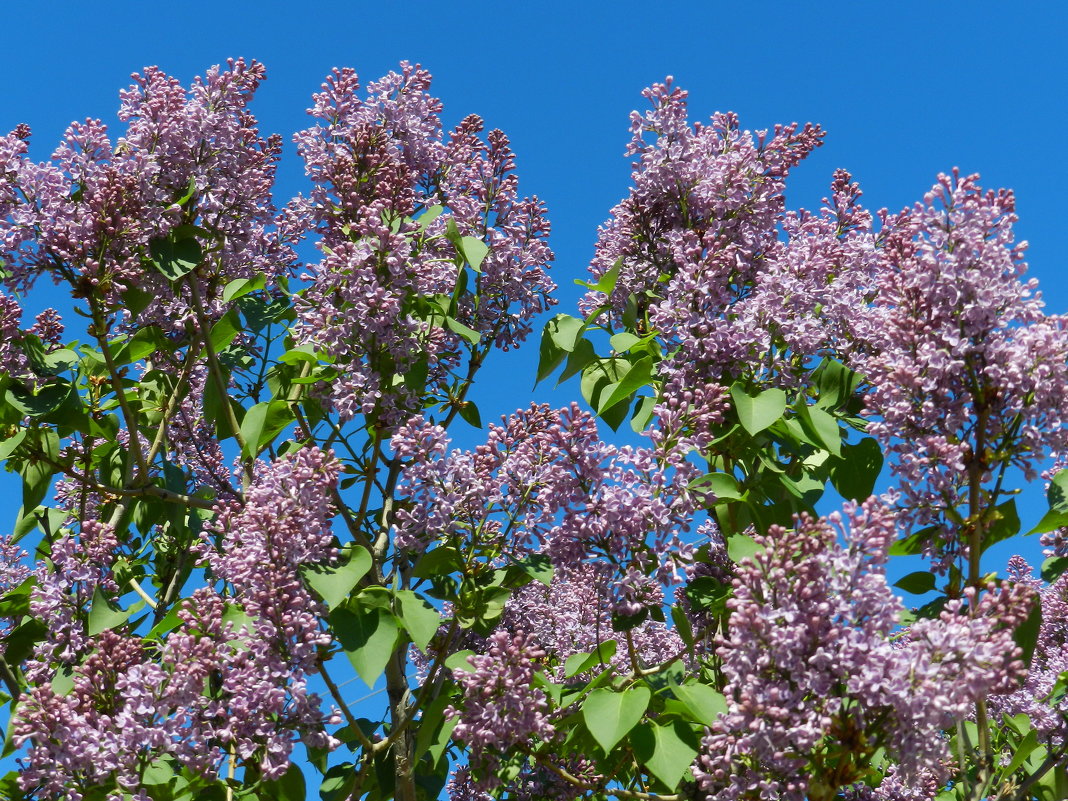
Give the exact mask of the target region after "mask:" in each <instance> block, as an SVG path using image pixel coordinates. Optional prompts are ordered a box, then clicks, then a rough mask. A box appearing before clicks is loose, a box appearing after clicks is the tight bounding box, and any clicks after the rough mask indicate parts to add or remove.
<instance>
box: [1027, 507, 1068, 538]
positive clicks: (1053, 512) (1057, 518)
mask: <svg viewBox="0 0 1068 801" xmlns="http://www.w3.org/2000/svg"><path fill="white" fill-rule="evenodd" d="M1066 526H1068V512H1061V511H1058V510H1057V509H1050V510H1049V511H1048V512H1046V513H1045V514H1044V515H1042V519H1041V520H1039V521H1038V525H1036V526H1035V527H1034V528H1033V529H1031V530H1030V531H1028V532H1027V533H1028V534H1048V533H1049V532H1051V531H1056V530H1057V529H1059V528H1064V527H1066Z"/></svg>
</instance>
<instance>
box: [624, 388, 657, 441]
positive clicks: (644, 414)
mask: <svg viewBox="0 0 1068 801" xmlns="http://www.w3.org/2000/svg"><path fill="white" fill-rule="evenodd" d="M655 407H656V398H653V397H650V396H648V395H646V396H645V397H642V398H640V399H639V400H638V402H637V403H636V404H635V405H634V414H632V415H631V417H630V428H631V430H632V431H633V432H634V433H635V434H640V433H642V432H643V431H644V430H645V427H646V426H647V425H649V421H650V420H652V419H653V409H654V408H655Z"/></svg>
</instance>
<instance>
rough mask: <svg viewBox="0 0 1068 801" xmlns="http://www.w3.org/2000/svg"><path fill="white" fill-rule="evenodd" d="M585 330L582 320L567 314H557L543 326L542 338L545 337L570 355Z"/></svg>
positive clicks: (584, 323)
mask: <svg viewBox="0 0 1068 801" xmlns="http://www.w3.org/2000/svg"><path fill="white" fill-rule="evenodd" d="M585 330H586V322H585V321H584V320H580V319H579V318H578V317H572V316H571V315H569V314H558V315H556V316H555V317H553V318H552V319H551V320H549V322H547V323H546V324H545V331H544V333H543V336H547V337H548V338H549V340H550V341H551V342H552V343H553V344H554V345H556V347H558V348H560V350H564V351H567V352H568V353H571V352H572V351H573V350H575V346H576V345H577V344H578V342H579V339H580V337H581V336H582V332H583V331H585Z"/></svg>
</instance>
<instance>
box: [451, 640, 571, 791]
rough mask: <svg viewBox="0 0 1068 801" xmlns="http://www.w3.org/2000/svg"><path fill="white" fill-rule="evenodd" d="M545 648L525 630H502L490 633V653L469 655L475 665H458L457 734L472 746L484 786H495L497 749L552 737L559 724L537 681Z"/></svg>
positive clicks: (503, 750)
mask: <svg viewBox="0 0 1068 801" xmlns="http://www.w3.org/2000/svg"><path fill="white" fill-rule="evenodd" d="M544 656H545V652H544V651H543V650H541V649H540V648H539V647H538V646H537V645H535V644H534V642H533V640H532V639H531V638H530V637H529V636H527V635H524V634H522V633H520V634H515V635H512V634H509V633H508V632H505V631H499V632H496V633H495V634H492V635H491V636H490V638H489V648H488V650H487V652H486V653H485V654H481V655H475V656H471V657H469V658H468V661H469V662H470V663H471V668H472V669H471V670H454V671H453V676H454V677H455V678H456V680H457V682H459V684H460V687H461V689H462V691H463V706H462V708H461V709H455V708H453V707H450V708H449V709H447V710H446V714H449V715H452V716H458V717H459V722H458V723H457V724H456V728H455V729H454V730H453V736H454V737H456V739H458V740H460V741H461V742H462V743H464V744H465V745H466V746H467V747H468V748H470V749H471V754H472V757H471V758H472V760H473V762H474V764H475V765H476V766H477V767H478V768H479V769H480V772H482V773H483V778H481V779H480V780H479V781H478V782H477V783H476V786H478V787H479V788H480V789H486V788H488V787H492V786H493V784H494V782H495V780H494V778H493V777H492V773H493V771H494V769H495V768H496V765H497V760H498V755H499V754H500V753H502V752H506V751H507V750H508V749H509V748H511V747H512V746H514V745H516V744H517V743H520V742H524V741H526V740H528V739H530V738H531V737H540V738H543V739H545V738H549V737H551V736H552V735H553V733H554V729H553V726H552V724H551V723H549V721H548V719H547V717H546V715H545V712H546V710H547V708H548V699H547V698H546V696H545V693H544V692H543V691H542V690H540V689H537V688H536V687H535V686H534V673H535V671H536V667H535V665H536V663H537V661H538V660H540V659H542V658H543V657H544Z"/></svg>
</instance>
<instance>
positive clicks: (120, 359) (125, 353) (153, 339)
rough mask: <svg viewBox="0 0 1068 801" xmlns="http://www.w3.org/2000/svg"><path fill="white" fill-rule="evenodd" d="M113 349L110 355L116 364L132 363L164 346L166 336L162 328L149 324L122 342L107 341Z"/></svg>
mask: <svg viewBox="0 0 1068 801" xmlns="http://www.w3.org/2000/svg"><path fill="white" fill-rule="evenodd" d="M108 344H109V345H110V346H111V347H112V348H113V349H114V355H113V357H112V359H113V361H114V362H115V363H116V364H120V365H121V364H133V363H134V362H139V361H141V360H142V359H144V358H147V357H148V356H151V355H152V354H153V353H155V352H156V351H157V350H159V349H160V348H162V347H166V345H167V338H166V337H165V336H164V335H163V331H162V329H160V328H159V327H158V326H155V325H150V326H145V327H144V328H142V329H140V330H139V331H138V332H137V333H136V334H134V335H133V336H132V337H130V338H129V339H127V340H125V341H122V342H110V343H108Z"/></svg>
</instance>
